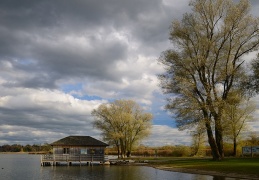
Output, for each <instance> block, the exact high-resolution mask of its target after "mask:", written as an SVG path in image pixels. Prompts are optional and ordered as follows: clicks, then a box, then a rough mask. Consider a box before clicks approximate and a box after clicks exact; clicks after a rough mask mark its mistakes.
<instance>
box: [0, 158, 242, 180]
mask: <svg viewBox="0 0 259 180" xmlns="http://www.w3.org/2000/svg"><path fill="white" fill-rule="evenodd" d="M0 179H1V180H2V179H3V180H9V179H11V180H31V179H32V180H34V179H35V180H49V179H51V180H52V179H53V180H66V179H68V180H70V179H71V180H83V179H84V180H99V179H100V180H169V179H170V180H178V179H179V180H185V179H186V180H238V179H235V178H226V177H213V176H206V175H195V174H186V173H178V172H171V171H162V170H158V169H154V168H151V167H145V166H81V167H80V166H57V167H56V166H54V167H52V166H47V167H46V166H45V167H41V166H40V156H39V155H27V154H15V155H13V154H0Z"/></svg>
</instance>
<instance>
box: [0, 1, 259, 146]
mask: <svg viewBox="0 0 259 180" xmlns="http://www.w3.org/2000/svg"><path fill="white" fill-rule="evenodd" d="M188 2H189V0H130V1H129V0H73V1H71V0H55V1H53V0H22V1H17V0H1V2H0V145H2V144H6V143H8V144H14V143H18V144H34V143H35V144H41V143H51V142H53V141H55V140H57V139H59V138H62V137H65V136H68V135H90V136H93V137H95V138H98V139H101V136H100V131H98V130H96V129H94V128H93V126H92V124H91V123H92V121H93V118H92V117H91V115H90V113H91V111H92V110H93V109H94V108H97V107H98V106H99V105H100V104H101V103H104V102H109V101H113V100H115V99H133V100H136V101H137V102H138V103H139V104H141V105H142V106H143V107H144V108H145V109H146V111H149V112H152V113H153V115H154V120H153V128H152V135H151V136H150V138H149V139H147V140H145V141H144V142H143V143H144V144H146V145H159V146H162V145H167V144H173V145H174V144H188V143H189V142H190V138H189V136H188V133H187V132H179V131H178V130H177V128H176V127H175V124H174V121H173V119H171V118H170V117H169V115H168V114H167V113H166V112H165V111H163V106H164V105H165V100H164V99H165V97H164V96H163V95H162V93H161V90H160V89H159V87H158V79H157V74H159V73H161V72H163V68H162V66H161V65H159V64H158V62H157V59H158V57H159V56H160V54H161V52H162V51H164V50H166V49H168V48H170V47H171V45H170V42H169V40H168V34H169V26H170V23H171V22H172V20H174V19H180V18H181V17H182V15H183V13H185V12H188V11H190V7H189V6H188ZM251 2H252V3H253V7H252V13H253V14H254V15H258V16H259V13H258V8H259V1H255V0H254V1H251ZM258 114H259V113H258ZM252 126H253V128H254V129H256V128H257V129H259V127H258V124H257V123H254V124H252Z"/></svg>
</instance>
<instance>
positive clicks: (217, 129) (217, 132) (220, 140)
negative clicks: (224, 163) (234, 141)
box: [215, 123, 224, 159]
mask: <svg viewBox="0 0 259 180" xmlns="http://www.w3.org/2000/svg"><path fill="white" fill-rule="evenodd" d="M216 124H217V123H216ZM218 126H220V125H215V138H216V143H217V148H218V152H219V155H220V157H221V159H223V158H224V150H223V135H222V128H220V127H218Z"/></svg>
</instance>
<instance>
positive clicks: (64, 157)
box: [41, 154, 107, 162]
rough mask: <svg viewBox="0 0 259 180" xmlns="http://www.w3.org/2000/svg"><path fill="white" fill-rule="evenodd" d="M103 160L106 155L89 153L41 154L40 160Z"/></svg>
mask: <svg viewBox="0 0 259 180" xmlns="http://www.w3.org/2000/svg"><path fill="white" fill-rule="evenodd" d="M83 161H86V162H93V161H99V162H105V161H107V157H105V156H104V155H91V154H79V155H71V154H44V155H41V162H83Z"/></svg>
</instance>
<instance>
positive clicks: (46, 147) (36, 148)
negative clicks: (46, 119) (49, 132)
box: [0, 144, 52, 152]
mask: <svg viewBox="0 0 259 180" xmlns="http://www.w3.org/2000/svg"><path fill="white" fill-rule="evenodd" d="M51 149H52V148H51V145H50V144H43V145H36V144H34V145H29V144H28V145H25V146H23V145H20V144H13V145H8V144H5V145H2V146H0V152H51Z"/></svg>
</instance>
